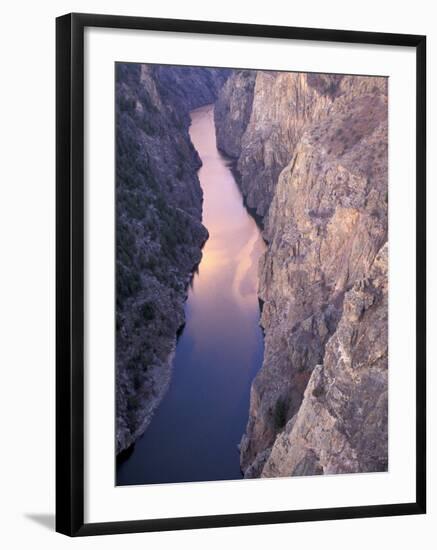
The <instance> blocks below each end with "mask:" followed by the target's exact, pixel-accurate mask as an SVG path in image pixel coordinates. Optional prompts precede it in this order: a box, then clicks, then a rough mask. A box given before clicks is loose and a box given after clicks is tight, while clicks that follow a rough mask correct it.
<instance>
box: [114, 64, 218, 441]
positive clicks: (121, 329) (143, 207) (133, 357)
mask: <svg viewBox="0 0 437 550" xmlns="http://www.w3.org/2000/svg"><path fill="white" fill-rule="evenodd" d="M227 76H228V71H219V70H212V69H211V70H210V69H195V68H183V67H181V68H176V67H165V66H158V65H139V64H123V63H118V64H117V66H116V110H117V111H116V114H117V117H116V140H117V143H116V147H117V166H116V172H117V176H116V177H117V179H116V197H117V212H116V219H117V320H116V322H117V332H116V334H117V336H116V365H117V369H116V448H117V452H120V451H122V450H123V449H126V448H127V447H129V446H130V445H131V444H132V443H133V442H134V441H135V439H136V438H137V437H138V436H139V435H140V434H141V433H142V432H143V431H144V430H145V429H146V427H147V425H148V423H149V422H150V420H151V417H152V415H153V412H154V410H155V408H156V406H157V405H158V404H159V402H160V401H161V399H162V397H163V395H164V394H165V391H166V389H167V387H168V383H169V380H170V374H171V360H172V355H173V353H174V349H175V343H176V334H177V331H178V329H179V328H180V327H181V326H182V325H183V323H184V312H183V304H184V301H185V298H186V292H187V285H188V282H189V280H190V277H191V274H192V271H193V269H194V268H195V266H196V265H197V264H198V262H199V261H200V259H201V247H202V245H203V243H204V242H205V240H206V239H207V236H208V235H207V231H206V229H205V228H204V227H203V226H202V224H201V222H200V220H201V215H202V191H201V188H200V185H199V181H198V178H197V170H198V168H199V167H200V159H199V157H198V155H197V152H196V151H195V150H194V148H193V146H192V144H191V141H190V138H189V134H188V126H189V123H190V118H189V111H190V110H191V109H193V108H195V107H198V106H201V105H204V104H207V103H211V102H213V101H214V100H215V98H216V94H217V91H218V89H219V87H220V86H221V85H222V84H223V82H224V81H225V79H226V77H227Z"/></svg>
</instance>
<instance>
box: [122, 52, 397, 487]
mask: <svg viewBox="0 0 437 550" xmlns="http://www.w3.org/2000/svg"><path fill="white" fill-rule="evenodd" d="M115 114H116V125H115V126H116V127H115V139H116V159H115V160H116V166H115V170H116V189H115V193H116V293H115V294H116V388H115V391H116V395H115V399H116V433H115V441H116V453H117V457H116V484H117V485H144V484H156V483H178V482H197V481H220V480H243V479H249V478H272V477H292V476H312V475H329V474H357V473H365V472H385V471H387V470H388V202H389V197H388V159H387V154H388V130H387V126H388V79H387V78H386V77H382V76H357V75H347V74H345V75H339V74H325V73H304V72H279V71H272V70H254V69H250V70H249V69H235V68H233V69H225V68H208V67H188V66H171V65H158V64H142V63H123V62H117V63H116V64H115Z"/></svg>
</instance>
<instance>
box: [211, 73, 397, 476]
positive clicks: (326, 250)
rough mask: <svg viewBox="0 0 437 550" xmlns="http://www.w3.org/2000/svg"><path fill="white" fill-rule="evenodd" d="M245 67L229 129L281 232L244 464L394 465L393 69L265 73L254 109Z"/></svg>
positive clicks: (245, 171) (225, 145)
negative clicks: (245, 90) (389, 254)
mask: <svg viewBox="0 0 437 550" xmlns="http://www.w3.org/2000/svg"><path fill="white" fill-rule="evenodd" d="M241 79H242V77H239V76H238V73H236V74H234V75H233V76H232V77H231V78H230V79H229V81H228V83H227V85H226V87H225V88H224V89H223V92H222V94H220V97H219V100H218V105H219V106H220V112H221V113H224V114H225V115H226V116H224V117H223V118H222V119H221V120H220V119H219V117H216V124H217V126H218V132H217V135H218V138H219V145H220V147H221V148H222V149H223V150H224V151H225V152H226V151H227V150H228V149H231V150H232V151H234V156H236V157H237V161H236V165H237V171H238V172H239V175H240V178H239V179H240V184H241V188H242V192H243V194H244V195H245V197H246V201H247V203H248V205H249V206H250V207H252V208H254V209H256V211H257V213H258V214H259V215H260V216H262V219H263V225H264V238H265V239H266V241H267V242H268V250H267V252H266V254H265V256H264V258H263V259H262V261H261V265H260V290H259V294H260V299H261V300H262V302H263V304H264V305H263V311H262V318H261V324H262V326H263V327H264V330H265V357H264V363H263V366H262V368H261V370H260V372H259V373H258V375H257V377H256V378H255V380H254V382H253V385H252V391H251V403H250V416H249V422H248V426H247V430H246V433H245V435H244V437H243V439H242V442H241V466H242V469H243V471H244V473H245V475H246V477H254V476H255V477H257V476H260V475H263V476H273V475H274V476H277V475H299V474H301V475H302V474H312V473H333V472H335V473H341V472H350V471H375V470H379V471H380V470H383V469H385V468H386V467H387V401H386V395H387V393H386V392H387V315H386V314H387V301H386V281H387V268H386V247H384V243H386V241H387V198H388V197H387V89H386V80H385V79H383V78H371V77H341V76H329V75H307V74H301V73H294V74H291V73H272V72H256V76H255V84H254V91H253V98H252V100H251V104H252V106H251V112H250V116H249V115H248V114H247V111H248V107H247V104H246V103H243V104H242V105H240V106H238V105H236V104H235V103H238V101H234V102H233V101H232V100H236V99H238V93H232V91H230V90H229V88H230V87H231V85H232V83H233V82H235V81H236V82H239V81H241ZM246 79H247V77H246ZM223 104H225V105H223ZM242 113H244V115H242ZM238 118H240V123H241V126H242V127H244V130H243V131H241V140H240V142H239V144H238V145H234V144H232V142H231V141H230V139H227V138H226V132H227V130H226V129H227V128H231V124H229V122H228V121H229V119H238ZM233 126H234V127H235V126H237V127H238V123H237V122H235V120H234V121H233ZM229 143H230V144H231V146H230V147H229ZM384 258H385V260H384ZM354 305H355V306H356V312H355V313H354V312H353V311H352V310H353V307H355V306H354ZM377 336H378V338H377ZM348 338H349V340H348ZM369 346H370V347H369ZM372 346H373V348H374V349H371V347H372ZM375 354H376V355H375Z"/></svg>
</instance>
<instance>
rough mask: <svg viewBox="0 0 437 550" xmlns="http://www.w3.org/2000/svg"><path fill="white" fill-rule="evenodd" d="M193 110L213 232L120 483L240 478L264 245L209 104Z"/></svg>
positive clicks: (257, 356)
mask: <svg viewBox="0 0 437 550" xmlns="http://www.w3.org/2000/svg"><path fill="white" fill-rule="evenodd" d="M191 115H192V125H191V128H190V135H191V139H192V141H193V143H194V146H195V147H196V149H197V151H198V152H199V155H200V157H201V159H202V161H203V166H202V168H201V169H200V171H199V179H200V183H201V186H202V189H203V193H204V202H203V223H204V225H205V226H206V227H207V228H208V231H209V234H210V237H209V239H208V241H207V243H206V245H205V247H204V249H203V257H202V261H201V263H200V265H199V270H198V273H197V274H196V275H195V276H194V279H193V283H192V286H191V288H190V291H189V294H188V299H187V302H186V306H185V316H186V325H185V329H184V331H183V333H182V335H181V336H180V338H179V340H178V343H177V347H176V354H175V358H174V362H173V374H172V380H171V383H170V387H169V390H168V392H167V394H166V395H165V397H164V399H163V400H162V402H161V403H160V405H159V406H158V408H157V411H156V413H155V415H154V417H153V419H152V421H151V423H150V425H149V427H148V428H147V430H146V432H145V433H144V434H143V436H142V437H141V438H140V439H139V440H138V441H137V442H136V444H135V447H134V450H133V452H132V454H131V455H130V456H129V457H128V458H127V459H126V460H125V461H124V462H122V463H121V464H120V465H119V466H118V468H117V485H132V484H135V485H141V484H147V483H177V482H189V481H214V480H229V479H239V478H241V477H242V476H241V472H240V457H239V451H238V448H237V445H238V443H239V442H240V440H241V436H242V434H243V432H244V430H245V427H246V423H247V419H248V411H249V393H250V385H251V383H252V380H253V378H254V376H255V374H256V373H257V371H258V369H259V368H260V366H261V363H262V358H263V336H262V332H261V329H260V328H259V307H258V298H257V282H258V276H257V266H258V259H259V256H260V255H261V254H262V253H263V251H264V243H263V241H262V238H261V235H260V232H259V230H258V228H257V226H256V224H255V222H254V220H253V219H252V218H251V217H250V215H249V214H248V213H247V211H246V209H245V208H244V205H243V200H242V196H241V194H240V192H239V189H238V187H237V184H236V182H235V180H234V177H233V175H232V172H231V170H230V168H229V166H228V164H227V162H226V160H225V159H224V158H223V157H222V156H221V155H220V153H219V152H218V150H217V147H216V139H215V128H214V120H213V107H212V106H208V107H203V108H201V109H197V110H196V111H193V112H192V114H191Z"/></svg>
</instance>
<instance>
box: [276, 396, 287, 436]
mask: <svg viewBox="0 0 437 550" xmlns="http://www.w3.org/2000/svg"><path fill="white" fill-rule="evenodd" d="M287 412H288V404H287V401H286V400H285V399H284V398H283V397H279V398H278V400H277V401H276V405H275V410H274V413H273V419H274V422H275V428H276V430H277V431H279V430H282V429H283V428H284V426H285V424H286V423H287Z"/></svg>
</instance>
